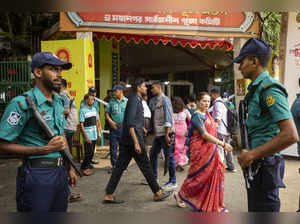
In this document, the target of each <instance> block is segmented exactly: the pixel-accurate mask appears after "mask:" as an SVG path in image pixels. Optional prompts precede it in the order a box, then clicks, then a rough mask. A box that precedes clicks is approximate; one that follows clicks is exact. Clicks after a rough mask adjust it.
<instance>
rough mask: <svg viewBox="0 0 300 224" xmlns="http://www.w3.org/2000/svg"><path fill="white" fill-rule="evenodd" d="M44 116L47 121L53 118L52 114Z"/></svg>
mask: <svg viewBox="0 0 300 224" xmlns="http://www.w3.org/2000/svg"><path fill="white" fill-rule="evenodd" d="M43 118H44V120H45V121H51V119H52V117H51V115H46V116H44V117H43Z"/></svg>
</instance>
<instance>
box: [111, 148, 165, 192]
mask: <svg viewBox="0 0 300 224" xmlns="http://www.w3.org/2000/svg"><path fill="white" fill-rule="evenodd" d="M141 148H142V153H140V154H138V153H136V152H135V150H134V146H124V145H121V146H120V154H119V157H118V160H117V164H116V166H115V168H114V169H113V172H112V175H111V177H110V180H109V182H108V184H107V187H106V194H113V193H114V192H115V190H116V188H117V185H118V183H119V181H120V179H121V176H122V174H123V172H124V170H126V168H127V167H128V164H129V163H130V161H131V159H132V158H133V159H134V160H135V162H136V163H137V165H138V167H139V168H140V170H141V172H142V173H143V175H144V177H145V178H146V180H147V182H148V184H149V186H150V188H151V190H152V192H153V193H154V194H155V193H157V192H158V191H159V190H160V187H159V185H158V183H157V181H156V179H155V177H154V175H153V171H152V168H151V165H150V161H149V158H148V156H147V153H146V150H145V146H144V145H141Z"/></svg>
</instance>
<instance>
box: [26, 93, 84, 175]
mask: <svg viewBox="0 0 300 224" xmlns="http://www.w3.org/2000/svg"><path fill="white" fill-rule="evenodd" d="M24 96H25V97H26V101H27V104H28V107H29V109H31V111H32V114H33V117H34V118H35V119H36V120H37V122H38V124H39V125H40V126H41V128H42V129H43V131H44V133H45V134H46V136H47V138H49V139H52V138H53V137H55V135H54V133H53V131H52V129H51V128H50V127H49V125H48V124H47V122H46V121H45V120H44V119H43V117H42V115H41V114H40V112H39V111H38V110H37V108H36V105H35V103H34V102H33V100H32V98H31V97H30V96H29V95H24ZM60 154H61V155H62V156H63V158H65V159H66V161H67V162H68V163H69V164H70V165H71V166H72V167H73V168H74V170H75V172H76V173H77V174H78V175H79V176H80V177H82V176H83V174H82V173H81V171H80V170H79V169H78V168H77V167H76V164H75V162H74V160H73V156H72V155H71V153H70V152H69V150H68V149H63V150H62V151H60Z"/></svg>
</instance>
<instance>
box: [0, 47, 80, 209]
mask: <svg viewBox="0 0 300 224" xmlns="http://www.w3.org/2000/svg"><path fill="white" fill-rule="evenodd" d="M71 67H72V64H71V63H68V62H64V61H61V60H60V59H58V58H57V57H56V56H55V55H54V54H53V53H51V52H40V53H37V54H35V55H34V56H33V58H32V62H31V71H32V73H33V74H34V77H35V83H36V85H35V87H34V88H33V89H31V90H29V91H28V92H26V93H25V94H26V95H27V96H30V97H31V98H32V100H33V102H35V104H36V107H37V110H38V111H39V112H40V113H41V116H42V117H43V118H44V120H45V121H46V122H47V124H48V125H49V127H50V128H51V130H52V131H53V132H54V134H55V135H56V136H55V137H54V138H52V139H51V140H50V141H49V140H48V139H46V138H45V135H44V133H43V130H42V128H41V127H40V125H39V123H38V121H37V120H36V119H35V118H34V117H33V115H32V112H31V110H30V109H29V106H28V104H27V101H26V98H25V96H24V95H22V96H17V97H15V98H14V99H13V100H12V101H11V102H10V103H9V105H8V106H7V108H6V110H5V112H4V114H3V116H2V119H1V123H0V126H1V129H0V150H3V151H6V152H9V153H13V154H19V155H21V156H23V163H22V165H21V166H20V167H19V168H18V174H17V187H16V202H17V210H18V211H19V212H66V211H67V208H68V196H69V193H70V191H69V187H68V182H69V184H70V185H71V186H72V187H73V186H75V185H76V183H77V176H76V173H75V171H74V169H73V168H72V167H71V166H70V167H69V168H67V167H66V166H64V159H63V158H62V156H61V154H60V151H61V150H64V149H65V148H67V141H66V138H65V136H64V127H65V124H66V121H65V118H64V115H63V112H64V107H63V105H62V101H61V98H60V96H59V95H58V94H56V93H55V91H58V90H59V87H60V85H61V82H60V79H59V78H58V76H61V74H60V73H61V72H62V70H63V69H66V70H67V69H70V68H71ZM68 178H70V179H69V181H68Z"/></svg>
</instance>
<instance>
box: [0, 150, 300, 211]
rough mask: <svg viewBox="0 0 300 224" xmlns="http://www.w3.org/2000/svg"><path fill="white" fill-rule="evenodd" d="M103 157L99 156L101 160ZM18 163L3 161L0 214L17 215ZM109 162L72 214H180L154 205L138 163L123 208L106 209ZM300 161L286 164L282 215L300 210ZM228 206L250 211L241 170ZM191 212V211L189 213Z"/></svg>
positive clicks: (167, 205) (122, 192)
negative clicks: (105, 193)
mask: <svg viewBox="0 0 300 224" xmlns="http://www.w3.org/2000/svg"><path fill="white" fill-rule="evenodd" d="M101 157H103V153H99V154H97V158H101ZM19 164H20V162H19V161H18V160H0V180H1V182H0V209H1V210H0V211H1V212H11V211H15V176H16V170H17V166H18V165H19ZM108 165H109V161H108V160H107V159H101V164H100V165H99V166H98V168H95V169H94V170H95V174H94V175H93V176H90V177H83V178H81V180H80V184H79V186H78V187H76V188H75V191H80V192H81V193H82V195H83V197H84V198H83V200H82V201H81V202H76V203H73V204H70V206H69V211H72V212H92V213H94V212H116V211H121V212H130V211H138V212H154V211H162V210H163V211H180V209H179V208H177V207H176V206H175V201H174V199H173V198H170V199H169V200H167V201H164V202H153V201H152V192H151V191H150V189H149V187H148V186H145V185H141V184H140V182H141V180H142V179H143V177H142V174H141V173H140V171H139V169H138V167H137V166H136V164H135V163H133V162H132V163H131V166H130V167H129V169H128V173H127V174H125V175H123V177H122V179H121V182H120V184H119V186H118V188H117V192H116V196H117V197H118V198H120V199H123V200H125V201H126V203H125V204H122V205H117V206H116V205H103V204H102V198H103V195H104V189H105V186H106V184H107V182H108V178H109V177H110V175H109V174H108V173H107V169H108ZM162 165H163V162H162V161H160V173H162ZM299 167H300V166H299V160H295V159H287V160H286V178H285V183H286V185H287V189H283V190H282V191H281V199H282V209H281V210H282V211H285V212H294V211H296V210H297V209H298V195H299V190H300V188H299V183H300V176H299V174H298V168H299ZM185 176H186V171H185V172H182V173H177V179H178V184H179V185H180V184H181V183H182V182H183V180H184V178H185ZM159 179H160V182H161V183H162V182H164V181H166V180H167V177H163V176H160V177H159ZM225 203H226V206H227V207H228V209H229V210H230V211H232V212H245V211H247V205H246V192H245V188H244V180H243V178H242V172H241V170H240V169H239V168H238V172H237V173H226V179H225ZM186 210H187V211H189V209H186Z"/></svg>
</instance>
